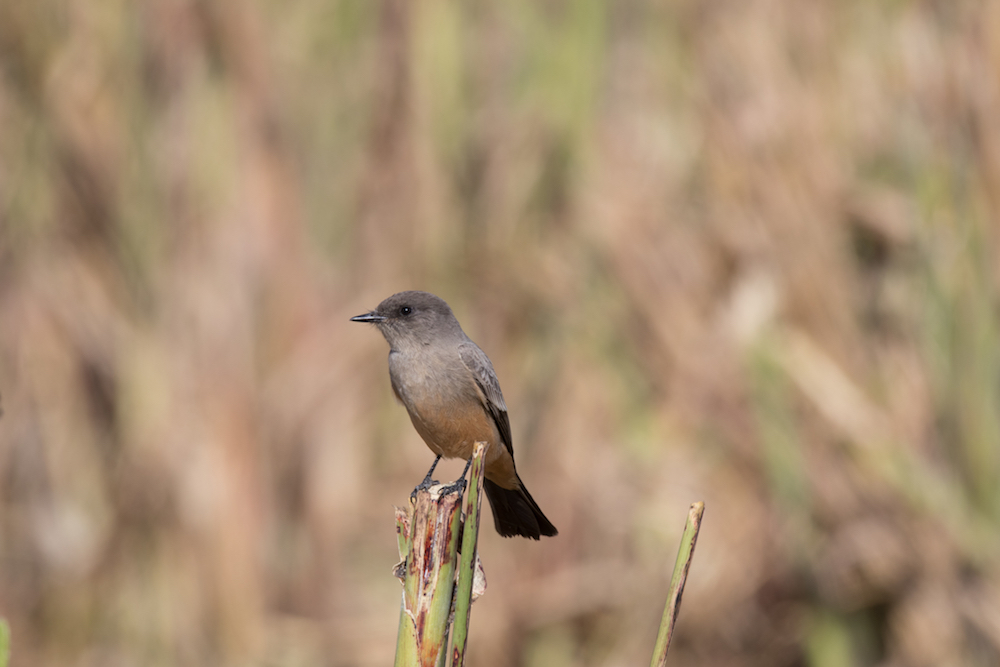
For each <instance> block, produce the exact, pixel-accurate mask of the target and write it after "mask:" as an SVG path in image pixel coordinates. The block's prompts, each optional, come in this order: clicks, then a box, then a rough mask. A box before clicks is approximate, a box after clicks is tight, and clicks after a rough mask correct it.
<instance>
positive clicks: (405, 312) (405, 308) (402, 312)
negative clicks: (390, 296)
mask: <svg viewBox="0 0 1000 667" xmlns="http://www.w3.org/2000/svg"><path fill="white" fill-rule="evenodd" d="M412 312H413V309H412V308H410V307H409V306H403V307H402V308H400V309H399V314H400V315H402V316H403V317H406V316H407V315H409V314H410V313H412Z"/></svg>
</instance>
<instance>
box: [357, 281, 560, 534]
mask: <svg viewBox="0 0 1000 667" xmlns="http://www.w3.org/2000/svg"><path fill="white" fill-rule="evenodd" d="M351 321H352V322H366V323H369V324H372V325H374V326H375V327H376V328H377V329H378V330H379V332H381V334H382V335H383V336H384V337H385V340H386V342H388V343H389V379H390V381H391V383H392V390H393V393H394V394H395V395H396V398H397V399H399V401H400V402H401V403H402V404H403V405H404V406H405V407H406V411H407V412H408V413H409V416H410V421H411V422H412V423H413V427H414V428H415V429H416V431H417V433H418V434H420V437H421V438H422V439H423V441H424V442H425V443H426V444H427V446H428V447H429V448H430V450H431V451H432V452H434V454H436V455H437V458H435V459H434V464H433V465H432V466H431V469H430V471H428V473H427V477H426V478H425V479H424V482H425V484H429V483H430V478H431V475H432V474H433V472H434V468H435V466H437V463H438V461H440V460H441V458H442V457H444V458H462V459H466V460H467V461H471V459H472V453H473V449H474V448H475V444H476V442H480V441H481V442H486V443H488V447H487V450H486V460H485V473H486V474H485V480H484V483H483V487H484V490H485V491H486V497H487V498H488V499H489V502H490V508H491V509H492V511H493V522H494V524H495V526H496V530H497V532H498V533H499V534H500V535H502V536H504V537H513V536H518V535H519V536H523V537H527V538H531V539H534V540H537V539H539V538H540V537H541V536H543V535H544V536H549V537H551V536H554V535H556V534H557V533H558V531H557V530H556V527H555V526H553V525H552V522H550V521H549V520H548V518H546V516H545V514H544V513H543V512H542V510H541V509H540V508H539V507H538V504H537V503H536V502H535V500H534V499H533V498H532V497H531V494H530V493H528V489H527V488H525V486H524V482H522V481H521V478H520V477H519V476H518V474H517V469H516V467H515V466H514V447H513V443H512V440H511V431H510V420H509V418H508V416H507V404H506V403H505V402H504V399H503V393H502V392H501V391H500V382H499V381H498V380H497V376H496V372H495V371H494V370H493V364H492V363H491V362H490V359H489V357H487V356H486V353H485V352H483V351H482V349H480V347H479V346H478V345H476V344H475V343H474V342H473V341H472V339H471V338H469V337H468V336H467V335H466V334H465V332H464V331H463V330H462V326H461V325H460V324H459V323H458V319H456V317H455V314H454V313H453V312H452V310H451V308H450V307H449V306H448V304H447V303H446V302H445V301H444V299H442V298H440V297H438V296H435V295H433V294H431V293H429V292H421V291H406V292H398V293H396V294H393V295H392V296H390V297H388V298H387V299H385V300H384V301H382V303H380V304H379V305H378V307H377V308H375V309H374V310H372V311H370V312H367V313H364V314H362V315H357V316H356V317H352V318H351ZM466 469H468V464H467V465H466ZM463 479H464V473H463ZM418 488H419V487H418Z"/></svg>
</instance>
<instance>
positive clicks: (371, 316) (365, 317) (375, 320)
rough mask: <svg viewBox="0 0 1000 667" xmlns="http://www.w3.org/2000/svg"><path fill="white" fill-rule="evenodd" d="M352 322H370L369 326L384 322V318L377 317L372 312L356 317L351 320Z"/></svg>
mask: <svg viewBox="0 0 1000 667" xmlns="http://www.w3.org/2000/svg"><path fill="white" fill-rule="evenodd" d="M351 321H352V322H370V323H371V324H378V323H379V322H385V317H384V316H382V315H378V314H377V313H376V312H375V311H374V310H373V311H372V312H370V313H365V314H364V315H358V316H357V317H352V318H351Z"/></svg>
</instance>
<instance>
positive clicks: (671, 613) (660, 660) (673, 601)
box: [649, 501, 705, 667]
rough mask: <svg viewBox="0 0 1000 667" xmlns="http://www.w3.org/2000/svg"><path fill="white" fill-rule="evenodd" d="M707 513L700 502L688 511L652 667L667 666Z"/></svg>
mask: <svg viewBox="0 0 1000 667" xmlns="http://www.w3.org/2000/svg"><path fill="white" fill-rule="evenodd" d="M704 513H705V503H703V502H701V501H698V502H696V503H693V504H692V505H691V508H690V509H689V510H688V518H687V524H686V525H685V526H684V534H683V535H682V536H681V546H680V549H678V551H677V560H676V561H675V562H674V574H673V576H672V577H671V578H670V592H669V594H668V596H667V605H666V607H665V608H664V609H663V619H662V620H661V621H660V632H659V634H657V636H656V647H655V648H654V649H653V660H652V662H650V663H649V664H650V667H664V665H666V664H667V651H668V650H669V649H670V639H671V638H672V636H673V634H674V624H675V623H676V622H677V614H678V613H680V608H681V595H682V594H683V593H684V584H685V582H686V581H687V574H688V569H689V568H690V567H691V559H692V558H694V545H695V543H696V542H697V541H698V531H699V530H700V529H701V516H702V514H704Z"/></svg>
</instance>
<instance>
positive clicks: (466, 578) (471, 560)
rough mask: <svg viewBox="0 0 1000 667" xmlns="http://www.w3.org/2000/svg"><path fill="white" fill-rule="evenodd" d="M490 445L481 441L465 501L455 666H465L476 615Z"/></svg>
mask: <svg viewBox="0 0 1000 667" xmlns="http://www.w3.org/2000/svg"><path fill="white" fill-rule="evenodd" d="M485 453H486V443H483V442H477V443H476V451H475V453H474V454H473V455H472V473H471V474H470V476H469V495H468V496H467V497H466V499H465V528H463V532H462V561H461V564H460V566H459V569H458V589H457V591H456V592H455V627H454V631H453V638H452V652H451V653H452V657H451V667H462V665H463V664H464V663H465V649H466V647H467V646H468V642H469V617H470V615H471V613H472V584H473V581H474V579H475V576H476V553H477V549H478V545H479V514H480V510H481V509H482V499H483V468H484V466H485V464H486V457H485Z"/></svg>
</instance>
